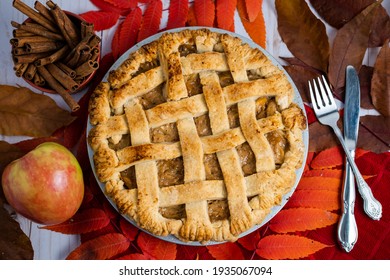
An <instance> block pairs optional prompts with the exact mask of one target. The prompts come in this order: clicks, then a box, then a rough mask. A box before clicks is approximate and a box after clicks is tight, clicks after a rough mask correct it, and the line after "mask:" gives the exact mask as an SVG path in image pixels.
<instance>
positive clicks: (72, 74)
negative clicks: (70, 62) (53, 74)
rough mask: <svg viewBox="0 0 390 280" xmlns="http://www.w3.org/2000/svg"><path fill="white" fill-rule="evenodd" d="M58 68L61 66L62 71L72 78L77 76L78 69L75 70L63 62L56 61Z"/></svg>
mask: <svg viewBox="0 0 390 280" xmlns="http://www.w3.org/2000/svg"><path fill="white" fill-rule="evenodd" d="M54 64H55V65H56V66H57V67H58V68H60V69H61V70H62V71H64V72H65V73H66V75H68V76H69V77H71V78H72V79H74V78H76V71H74V70H73V69H72V68H69V67H68V66H67V65H65V64H64V63H62V62H59V61H58V62H56V63H54Z"/></svg>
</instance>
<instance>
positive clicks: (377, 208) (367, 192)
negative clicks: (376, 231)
mask: <svg viewBox="0 0 390 280" xmlns="http://www.w3.org/2000/svg"><path fill="white" fill-rule="evenodd" d="M332 128H333V131H334V132H335V134H336V136H337V138H338V139H339V141H340V143H341V146H342V147H343V149H344V152H345V155H346V156H347V159H348V162H349V164H350V166H351V168H352V171H353V174H354V175H355V178H356V184H357V187H358V190H359V193H360V195H361V196H362V198H363V200H364V206H363V207H364V212H366V214H367V215H368V216H369V217H370V218H371V219H373V220H379V219H380V218H381V217H382V205H381V204H380V202H379V201H378V200H376V199H375V198H374V195H373V194H372V191H371V189H370V187H369V186H368V185H367V183H366V181H365V180H364V178H363V176H362V174H360V171H359V169H358V168H357V166H356V164H355V161H354V159H353V157H352V156H351V154H350V152H349V150H348V148H347V146H346V145H345V142H344V139H343V136H342V134H341V131H340V129H339V128H338V127H337V125H336V126H332Z"/></svg>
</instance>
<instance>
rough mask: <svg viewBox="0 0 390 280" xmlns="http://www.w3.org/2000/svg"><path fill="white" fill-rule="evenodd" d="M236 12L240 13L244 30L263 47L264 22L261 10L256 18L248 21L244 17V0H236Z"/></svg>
mask: <svg viewBox="0 0 390 280" xmlns="http://www.w3.org/2000/svg"><path fill="white" fill-rule="evenodd" d="M237 9H238V14H239V15H240V18H241V22H242V24H243V25H244V28H245V30H246V32H248V35H249V36H250V37H251V39H252V40H253V41H254V42H255V43H256V44H258V45H259V46H260V47H262V48H265V35H266V29H265V22H264V16H263V12H262V11H261V10H260V12H259V13H258V15H257V17H256V19H255V20H254V21H252V22H249V21H248V19H247V18H246V10H245V2H244V0H238V1H237Z"/></svg>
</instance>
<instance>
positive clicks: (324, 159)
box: [310, 146, 345, 169]
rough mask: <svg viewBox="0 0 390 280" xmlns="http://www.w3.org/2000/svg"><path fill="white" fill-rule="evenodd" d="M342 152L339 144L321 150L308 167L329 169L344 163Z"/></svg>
mask: <svg viewBox="0 0 390 280" xmlns="http://www.w3.org/2000/svg"><path fill="white" fill-rule="evenodd" d="M344 157H345V156H344V152H343V150H342V148H341V147H340V146H334V147H332V148H329V149H326V150H323V151H322V152H320V153H319V154H318V155H317V156H315V157H314V159H313V160H312V162H311V164H310V167H311V168H313V169H331V168H335V167H338V166H341V165H342V164H343V163H344Z"/></svg>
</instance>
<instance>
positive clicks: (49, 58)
mask: <svg viewBox="0 0 390 280" xmlns="http://www.w3.org/2000/svg"><path fill="white" fill-rule="evenodd" d="M68 50H69V46H68V45H65V46H63V47H62V48H61V49H59V50H58V51H56V52H55V53H53V54H51V55H49V56H46V57H42V58H39V59H37V60H36V61H35V62H34V64H35V66H37V67H38V66H43V65H46V64H49V63H54V62H56V61H59V60H60V59H62V58H63V57H64V56H65V55H66V54H67V52H68Z"/></svg>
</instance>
